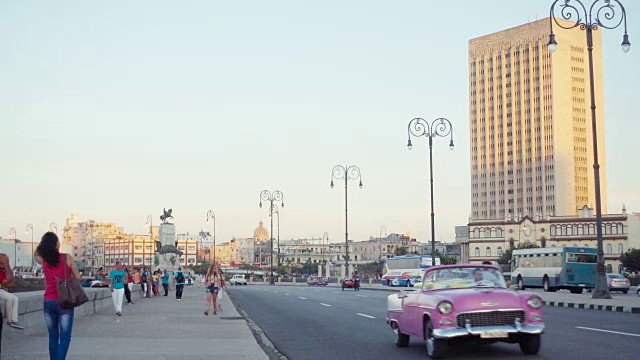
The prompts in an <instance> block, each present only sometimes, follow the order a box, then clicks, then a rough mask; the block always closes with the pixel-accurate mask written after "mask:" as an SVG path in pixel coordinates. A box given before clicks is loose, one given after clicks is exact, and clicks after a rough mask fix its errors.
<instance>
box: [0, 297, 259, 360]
mask: <svg viewBox="0 0 640 360" xmlns="http://www.w3.org/2000/svg"><path fill="white" fill-rule="evenodd" d="M134 301H135V305H127V304H125V305H124V306H123V310H122V313H123V314H122V316H121V317H119V316H116V315H115V310H114V309H113V306H107V307H106V308H105V309H103V310H100V311H99V312H97V313H95V314H93V315H88V316H82V317H76V318H75V320H74V326H73V335H72V339H71V347H70V349H69V354H68V356H67V359H70V360H73V359H91V360H103V359H104V360H107V359H118V360H122V359H136V360H147V359H149V360H152V359H153V360H159V359H175V360H178V359H179V360H195V359H216V360H221V359H239V360H243V359H246V360H264V359H268V357H267V355H266V354H265V352H264V351H263V350H262V348H261V347H260V345H258V342H257V341H256V339H255V338H254V335H253V333H252V331H251V330H250V328H249V325H248V324H247V322H246V321H245V319H244V318H242V317H241V315H240V314H239V313H238V311H237V310H236V308H235V307H234V305H233V304H232V303H231V301H230V299H229V297H228V296H226V294H225V296H224V297H223V299H222V308H223V310H222V311H219V312H218V315H216V316H213V311H211V312H210V314H209V316H205V315H204V309H205V306H206V295H205V288H204V286H203V287H201V288H198V287H197V286H194V287H192V288H188V287H185V289H184V294H183V297H182V301H181V302H178V301H176V299H175V293H173V292H170V293H169V296H167V297H164V296H156V297H153V298H151V299H137V300H135V299H134ZM17 331H18V330H14V329H10V328H9V329H7V327H5V329H4V332H5V334H3V335H4V339H3V340H4V341H3V344H2V356H1V358H2V360H5V359H15V360H18V359H20V360H27V359H29V360H37V359H43V360H45V359H49V352H48V334H47V333H46V330H45V331H44V332H39V333H37V334H32V335H26V334H21V333H16V332H17ZM8 332H13V333H12V334H10V336H7V335H9V334H7V333H8Z"/></svg>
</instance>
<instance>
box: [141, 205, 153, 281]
mask: <svg viewBox="0 0 640 360" xmlns="http://www.w3.org/2000/svg"><path fill="white" fill-rule="evenodd" d="M145 226H148V227H149V240H150V241H151V248H152V249H153V216H151V215H148V216H147V222H146V223H145ZM146 243H147V242H146V241H145V239H144V238H142V269H143V271H144V267H145V266H147V244H146Z"/></svg>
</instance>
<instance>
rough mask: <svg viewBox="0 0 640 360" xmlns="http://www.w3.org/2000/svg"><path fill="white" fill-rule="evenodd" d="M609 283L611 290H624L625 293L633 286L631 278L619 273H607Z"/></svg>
mask: <svg viewBox="0 0 640 360" xmlns="http://www.w3.org/2000/svg"><path fill="white" fill-rule="evenodd" d="M607 283H609V291H622V293H623V294H626V293H628V292H629V287H630V286H631V284H630V282H629V279H627V278H626V277H624V276H622V275H619V274H607Z"/></svg>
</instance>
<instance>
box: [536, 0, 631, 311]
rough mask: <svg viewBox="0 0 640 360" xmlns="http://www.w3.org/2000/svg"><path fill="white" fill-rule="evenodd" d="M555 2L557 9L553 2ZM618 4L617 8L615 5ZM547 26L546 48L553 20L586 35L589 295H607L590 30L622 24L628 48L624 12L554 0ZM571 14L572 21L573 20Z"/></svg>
mask: <svg viewBox="0 0 640 360" xmlns="http://www.w3.org/2000/svg"><path fill="white" fill-rule="evenodd" d="M558 2H560V4H559V9H556V5H558ZM616 5H617V6H618V7H619V9H618V8H617V7H616ZM556 11H558V12H559V16H560V17H561V18H562V19H564V20H570V21H572V23H571V24H570V25H566V24H563V23H562V22H561V21H558V17H557V16H556ZM549 13H550V17H549V27H550V30H551V34H550V35H549V43H548V44H547V45H548V46H549V51H551V52H554V51H555V50H556V48H557V47H558V43H557V42H556V38H555V35H554V34H553V23H554V22H555V23H556V25H558V26H559V27H560V28H562V29H567V30H569V29H573V28H576V27H578V28H580V29H581V30H585V32H586V35H587V52H588V54H589V88H590V90H591V132H592V136H593V174H594V186H595V197H596V235H597V244H598V265H597V279H596V286H595V289H594V290H593V294H592V298H593V299H611V294H610V293H609V285H608V283H607V275H606V272H607V269H606V267H605V265H604V249H603V240H602V200H601V197H600V164H599V162H598V132H597V126H596V96H595V79H594V75H593V31H594V30H597V29H598V28H602V29H616V28H618V27H619V26H620V25H622V24H624V35H623V36H622V44H621V46H622V51H624V52H625V53H626V52H628V51H629V49H630V48H631V43H630V42H629V35H627V12H626V10H625V8H624V6H623V5H622V3H621V2H620V1H618V0H606V1H604V2H602V3H599V0H596V1H594V2H593V4H591V6H590V7H589V10H587V8H586V7H585V5H584V4H583V3H582V1H580V0H562V1H560V0H555V1H554V2H553V3H552V4H551V9H550V11H549ZM574 16H575V19H576V20H575V21H573V19H574Z"/></svg>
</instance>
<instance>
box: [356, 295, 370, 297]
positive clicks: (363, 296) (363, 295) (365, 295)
mask: <svg viewBox="0 0 640 360" xmlns="http://www.w3.org/2000/svg"><path fill="white" fill-rule="evenodd" d="M356 296H360V297H368V296H367V295H356Z"/></svg>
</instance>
